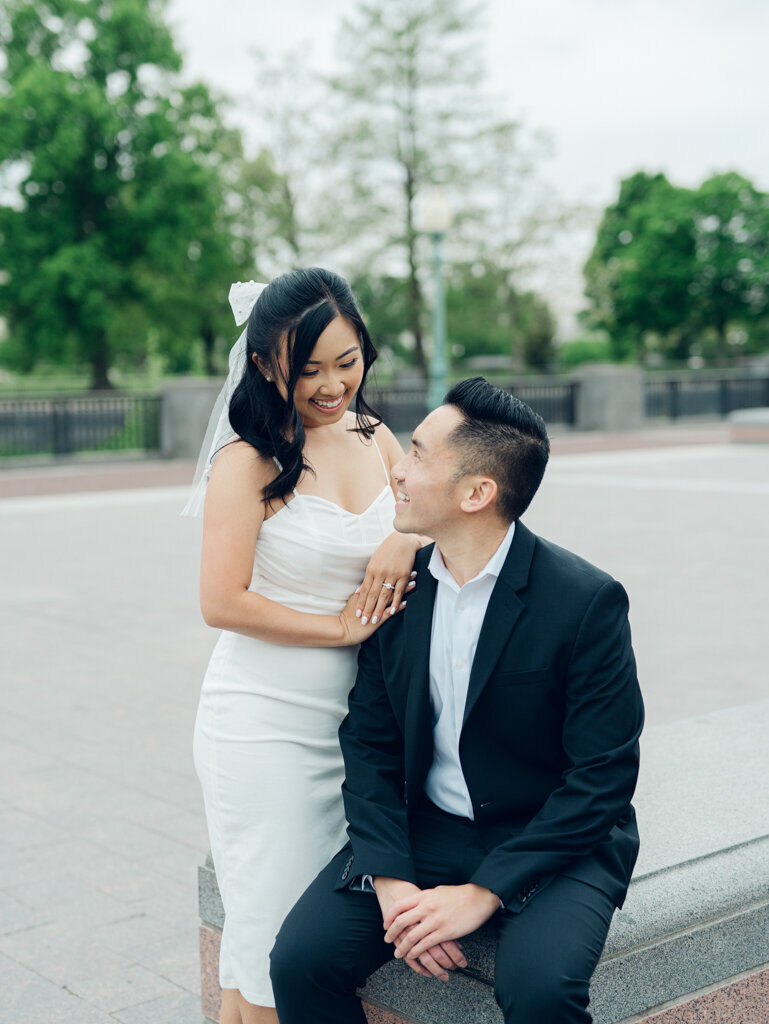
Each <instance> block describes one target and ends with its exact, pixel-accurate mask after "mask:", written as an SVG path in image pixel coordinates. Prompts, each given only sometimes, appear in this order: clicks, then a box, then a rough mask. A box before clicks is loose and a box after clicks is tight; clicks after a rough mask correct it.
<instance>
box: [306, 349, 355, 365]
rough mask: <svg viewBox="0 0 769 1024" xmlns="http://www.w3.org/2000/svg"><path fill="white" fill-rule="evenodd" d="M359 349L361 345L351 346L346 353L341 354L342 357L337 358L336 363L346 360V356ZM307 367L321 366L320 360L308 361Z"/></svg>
mask: <svg viewBox="0 0 769 1024" xmlns="http://www.w3.org/2000/svg"><path fill="white" fill-rule="evenodd" d="M359 348H360V346H359V345H351V346H350V348H348V349H347V351H346V352H343V353H342V354H341V356H337V357H336V361H337V362H339V360H340V359H344V357H345V356H349V355H350V353H351V352H357V351H359ZM306 365H307V366H310V365H312V366H320V359H308V360H307V363H306Z"/></svg>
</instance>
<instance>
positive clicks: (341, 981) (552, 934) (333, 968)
mask: <svg viewBox="0 0 769 1024" xmlns="http://www.w3.org/2000/svg"><path fill="white" fill-rule="evenodd" d="M411 845H412V851H413V854H414V863H415V865H416V869H417V875H418V879H417V880H418V884H419V886H420V887H421V888H432V887H433V886H436V885H459V884H462V883H463V882H466V881H467V880H468V879H469V877H470V876H471V875H472V873H473V871H474V870H475V868H476V867H477V865H478V864H479V863H480V861H481V860H483V858H484V857H485V855H486V853H487V851H486V849H485V848H484V846H483V845H482V843H481V842H480V839H479V836H478V834H477V831H476V828H475V825H474V823H473V822H471V821H468V820H467V819H465V818H458V817H455V816H454V815H451V814H446V813H444V812H443V811H440V810H438V809H437V808H435V807H433V805H430V804H428V805H426V807H425V808H424V809H423V810H421V811H420V813H419V815H418V816H416V817H415V818H413V819H412V822H411ZM348 856H349V848H346V849H345V850H342V851H340V853H338V854H337V855H336V857H335V858H334V859H333V861H332V862H331V863H330V864H329V865H328V866H327V867H326V868H324V869H323V871H321V873H320V874H319V875H318V877H317V878H316V879H315V881H314V882H313V883H312V884H311V885H310V886H309V888H308V889H307V890H306V892H305V893H304V895H303V896H302V897H301V898H300V899H299V901H298V903H297V904H296V906H295V907H294V908H293V910H292V911H291V912H290V913H289V915H288V917H287V918H286V920H285V922H284V923H283V927H282V928H281V930H280V932H279V934H278V937H277V940H276V942H275V946H274V948H273V951H272V954H271V958H270V959H271V968H270V974H271V978H272V986H273V991H274V993H275V1002H276V1008H277V1011H278V1017H279V1018H280V1024H310V1022H312V1024H365V1021H366V1018H365V1016H364V1014H363V1010H362V1008H361V1005H360V1000H359V999H358V997H357V996H356V994H355V990H356V988H358V987H360V986H362V985H363V984H364V982H365V980H366V978H367V977H368V976H369V974H372V973H373V972H374V971H375V970H376V969H377V968H378V967H381V966H382V964H383V963H385V962H386V961H387V960H389V959H390V958H391V957H392V955H393V952H394V946H393V945H392V944H390V943H385V941H384V928H383V927H382V914H381V912H380V909H379V902H378V900H377V898H376V895H375V894H373V893H366V892H357V891H353V890H350V889H342V890H340V891H334V888H333V886H334V884H335V883H336V881H337V879H338V878H339V873H340V871H341V870H342V867H343V865H344V862H345V860H346V858H347V857H348ZM613 911H614V904H613V902H612V900H611V899H610V898H609V897H608V896H607V895H606V894H605V893H603V892H601V891H600V890H598V889H596V888H594V887H593V886H591V885H587V884H586V883H585V882H580V881H577V880H576V879H571V878H567V877H565V876H560V877H558V878H555V879H554V880H553V881H552V882H550V884H549V885H547V886H545V888H543V889H542V891H541V892H539V893H538V894H537V895H536V896H535V897H533V899H532V901H531V903H529V904H528V905H527V906H526V907H525V908H524V909H523V910H522V911H521V912H520V913H517V914H512V913H510V912H509V911H506V910H504V909H502V910H500V911H498V912H497V914H496V915H495V916H494V918H493V921H494V923H495V924H496V926H497V930H498V945H497V956H496V964H495V986H494V996H495V998H496V1000H497V1003H498V1004H499V1006H500V1007H501V1009H502V1012H503V1014H504V1019H505V1024H544V1022H547V1024H589V1022H590V1021H592V1017H591V1015H590V1013H589V1011H588V1009H587V1005H588V998H589V986H590V978H591V976H592V974H593V971H594V970H595V967H596V964H597V963H598V959H599V957H600V955H601V951H602V949H603V946H604V943H605V941H606V935H607V932H608V930H609V924H610V922H611V916H612V913H613ZM434 984H436V985H437V984H441V983H440V982H438V981H437V980H436V981H435V982H434ZM448 984H451V980H449V982H448Z"/></svg>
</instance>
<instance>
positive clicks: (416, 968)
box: [405, 960, 432, 978]
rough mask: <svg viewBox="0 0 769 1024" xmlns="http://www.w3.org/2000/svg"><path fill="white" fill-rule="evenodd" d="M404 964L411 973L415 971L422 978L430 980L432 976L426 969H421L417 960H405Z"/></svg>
mask: <svg viewBox="0 0 769 1024" xmlns="http://www.w3.org/2000/svg"><path fill="white" fill-rule="evenodd" d="M405 962H406V963H407V964H408V965H409V967H410V968H411V970H412V971H415V972H416V973H417V974H421V975H422V977H423V978H432V974H430V972H429V971H428V970H427V968H426V967H423V966H422V965H421V964H420V962H419V961H418V960H406V961H405Z"/></svg>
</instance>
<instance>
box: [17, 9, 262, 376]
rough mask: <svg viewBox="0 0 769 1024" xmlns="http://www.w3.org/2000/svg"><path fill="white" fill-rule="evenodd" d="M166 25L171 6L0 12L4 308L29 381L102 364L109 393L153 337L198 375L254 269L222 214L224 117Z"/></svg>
mask: <svg viewBox="0 0 769 1024" xmlns="http://www.w3.org/2000/svg"><path fill="white" fill-rule="evenodd" d="M164 13H165V3H164V2H163V0H35V2H31V0H7V2H6V3H5V5H4V7H3V8H2V11H1V12H0V35H1V36H2V38H3V40H5V42H4V45H3V49H2V51H1V52H2V55H3V58H4V63H5V66H4V67H2V69H0V196H2V199H0V202H2V203H3V205H2V206H0V240H1V241H2V250H1V251H2V257H0V260H1V262H2V270H3V271H4V275H3V283H2V285H0V311H1V312H2V313H3V314H4V315H5V316H6V318H7V321H8V330H9V340H8V341H7V342H6V343H5V344H4V358H5V360H6V362H9V363H10V364H11V365H12V366H14V367H15V368H17V369H20V370H30V369H31V368H32V367H33V366H34V365H35V363H37V362H39V361H41V360H43V361H49V362H53V363H70V364H79V365H87V366H89V367H90V369H91V376H92V384H93V386H94V387H97V388H104V387H109V386H110V380H109V369H110V367H111V366H112V365H115V364H116V363H123V364H137V363H141V361H142V360H143V359H144V358H145V355H146V350H147V336H148V335H150V336H152V335H153V333H154V336H155V339H156V344H157V346H158V347H159V348H160V350H161V351H162V350H163V347H164V346H165V348H166V350H167V351H168V352H169V357H170V361H171V363H172V364H174V363H176V364H177V365H185V364H188V363H189V358H188V355H189V353H188V355H187V356H185V355H184V347H185V345H186V347H187V349H188V350H189V349H191V348H193V347H194V346H195V345H196V344H198V343H199V339H200V338H201V337H202V336H204V335H206V334H207V333H209V332H210V331H211V330H214V331H215V330H216V324H215V322H214V321H213V320H212V319H211V318H210V316H208V311H207V310H206V309H205V307H206V306H207V305H208V303H209V302H211V305H212V306H213V305H217V304H218V305H220V306H221V305H223V303H222V298H221V295H220V294H218V289H219V288H220V287H221V282H223V281H227V280H231V279H232V277H233V276H237V274H238V270H239V268H240V267H242V266H244V265H246V264H247V262H248V255H250V254H248V252H247V250H248V244H247V242H246V241H245V240H243V239H242V238H238V237H237V236H235V237H233V236H232V232H231V230H230V229H231V224H230V223H228V221H227V218H226V217H223V216H222V204H221V197H222V185H221V177H220V169H219V166H218V162H219V161H220V160H221V157H222V153H220V152H219V151H218V150H217V149H216V144H217V142H218V141H221V138H222V132H223V129H221V128H220V127H219V125H218V114H217V112H216V105H215V104H214V103H213V101H212V100H211V97H210V96H209V95H208V92H207V90H206V89H205V87H203V86H191V87H188V88H180V87H179V85H178V72H179V70H180V66H181V61H180V57H179V55H178V53H177V51H176V49H175V48H174V44H173V40H172V38H171V34H170V32H169V29H168V28H167V26H166V25H165V23H164V21H163V16H164ZM212 288H213V289H214V290H216V291H217V295H216V300H215V302H212V301H211V295H212ZM182 311H183V312H182ZM180 339H181V341H180ZM209 339H210V333H209Z"/></svg>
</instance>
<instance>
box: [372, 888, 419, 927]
mask: <svg viewBox="0 0 769 1024" xmlns="http://www.w3.org/2000/svg"><path fill="white" fill-rule="evenodd" d="M421 895H422V892H421V890H419V889H417V890H416V892H414V893H412V894H411V896H404V897H403V898H402V899H399V900H396V901H395V903H393V904H392V905H391V906H390V907H389V908H388V910H387V913H386V914H385V915H384V917H383V918H382V923H383V924H384V926H385V929H387V928H389V927H390V925H391V924H392V923H393V921H394V920H395V918H396V917H397V916H398V914H402V913H403V911H404V910H413V909H414V907H415V906H416V905H417V903H419V897H420V896H421Z"/></svg>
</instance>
